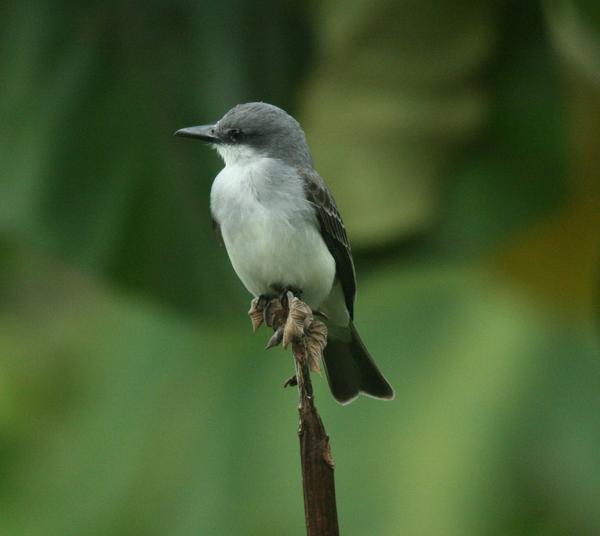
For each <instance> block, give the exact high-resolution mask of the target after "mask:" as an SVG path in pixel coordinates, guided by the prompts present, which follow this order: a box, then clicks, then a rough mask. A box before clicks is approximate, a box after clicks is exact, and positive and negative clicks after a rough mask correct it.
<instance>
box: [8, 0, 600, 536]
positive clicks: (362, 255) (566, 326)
mask: <svg viewBox="0 0 600 536" xmlns="http://www.w3.org/2000/svg"><path fill="white" fill-rule="evenodd" d="M0 15H1V16H2V20H3V22H4V25H3V27H4V31H3V33H2V36H1V37H0V80H1V83H0V118H1V121H0V133H1V139H2V143H1V144H0V162H2V171H1V174H0V200H1V202H0V471H1V474H2V478H1V479H0V509H1V511H2V516H0V534H2V535H4V534H6V535H31V536H38V535H40V536H41V535H44V536H48V535H60V536H69V535H73V536H76V535H77V536H79V535H81V534H86V535H92V536H93V535H96V534H97V535H106V534H110V535H116V536H119V535H123V536H125V535H127V536H131V535H144V536H146V535H159V534H160V535H162V534H169V535H174V536H178V535H181V536H188V535H198V534H201V535H205V534H206V535H221V534H223V535H225V534H256V535H261V536H262V535H269V534H273V535H282V534H303V533H304V528H303V511H302V493H301V483H300V471H299V466H298V463H299V461H298V452H297V439H296V437H295V428H296V408H295V405H296V394H295V393H294V392H293V391H292V390H289V391H283V390H282V389H281V387H280V386H281V384H282V382H283V380H284V379H285V378H286V377H288V376H289V373H290V369H291V363H290V356H289V355H287V354H283V353H282V352H280V351H278V350H276V351H274V352H273V353H266V354H265V353H264V351H263V344H264V342H265V341H266V338H267V336H268V335H267V333H266V332H265V331H262V332H260V334H259V335H257V336H254V337H253V336H251V332H250V329H249V322H248V320H247V319H246V317H245V311H246V310H247V306H248V298H249V297H248V296H247V294H246V293H245V291H244V290H243V288H242V287H241V284H240V283H239V282H238V281H237V278H236V277H235V275H234V274H233V271H232V270H231V268H230V267H229V262H228V260H227V257H226V254H225V252H224V250H222V249H221V248H219V246H218V245H217V243H216V241H215V240H214V239H213V236H212V230H211V226H210V218H209V214H208V193H209V190H210V184H211V180H212V177H213V176H214V175H215V173H216V172H217V171H218V169H219V162H218V160H217V158H216V156H215V155H214V154H212V153H210V152H209V151H208V150H206V149H204V148H202V147H200V146H199V145H197V144H193V143H190V142H185V141H182V140H179V139H173V138H172V137H171V134H172V132H173V131H174V130H176V129H177V128H180V127H183V126H188V125H191V124H197V123H203V122H208V121H211V120H214V119H216V118H218V117H220V116H221V115H222V113H223V112H224V111H226V110H227V109H228V108H229V107H230V106H232V105H234V104H235V103H237V102H244V101H250V100H265V101H269V102H273V103H275V104H278V105H280V106H282V107H284V108H286V109H288V110H290V111H291V112H292V113H294V114H295V115H297V116H298V117H299V119H301V121H302V123H303V125H304V126H305V128H306V131H307V135H308V139H309V142H310V143H311V146H312V148H313V152H314V156H315V161H316V164H317V168H318V169H319V170H320V171H321V173H322V174H323V175H324V177H325V178H326V180H327V181H328V182H329V183H330V185H331V187H332V189H333V191H334V194H335V196H336V198H337V199H338V204H339V205H340V208H341V210H342V213H343V214H344V216H345V219H346V222H347V224H348V227H349V230H350V235H351V240H352V241H353V244H354V249H355V254H356V259H357V269H358V277H359V299H358V304H357V322H358V325H359V328H360V331H361V333H362V334H363V337H364V339H365V340H366V342H367V343H368V345H369V347H370V349H371V350H372V352H373V354H374V355H375V356H376V357H377V360H378V362H379V363H380V364H381V366H382V368H383V369H384V371H386V373H387V375H388V376H389V377H390V379H391V381H392V384H393V385H394V386H395V388H396V392H397V399H396V401H395V402H393V403H389V404H388V403H380V402H375V401H372V400H368V399H361V400H359V401H358V402H356V403H354V404H352V405H351V406H348V407H341V406H338V405H337V404H335V403H334V402H333V400H332V399H331V397H330V395H329V394H328V392H327V388H326V385H325V382H324V381H320V380H319V379H316V381H315V384H316V389H317V397H318V399H317V400H318V405H319V408H320V410H321V413H322V416H323V418H324V420H325V423H326V426H327V428H328V431H329V433H330V435H331V438H332V447H333V454H334V456H335V459H336V465H337V473H336V478H337V487H338V503H339V504H338V506H339V511H340V521H341V527H342V532H343V533H344V534H357V535H358V534H399V535H400V534H415V535H445V536H446V535H455V534H456V535H465V534H482V535H483V534H485V535H489V534H515V535H519V534H523V535H542V534H543V535H554V534H556V535H559V534H569V535H588V534H597V533H600V507H599V506H598V505H599V504H600V464H598V452H599V451H600V421H599V420H598V413H599V411H600V361H599V360H600V351H599V350H600V348H599V346H600V345H599V342H598V338H597V328H598V325H599V322H600V307H599V300H600V289H599V285H598V279H599V268H600V263H599V253H600V63H599V61H600V60H599V58H600V10H599V8H598V3H597V2H596V1H594V0H547V1H543V2H541V3H537V2H533V1H526V2H518V3H516V2H493V1H491V0H489V1H484V2H474V1H472V0H461V1H459V2H454V3H447V2H441V1H440V0H428V1H421V2H417V1H415V0H402V1H391V0H379V1H375V2H366V1H365V0H352V1H351V2H341V1H340V0H328V1H325V2H321V3H317V4H305V3H301V2H292V1H289V0H287V1H284V2H274V1H271V0H261V1H256V2H249V1H247V0H224V1H221V2H204V3H191V2H185V1H174V2H169V3H161V2H150V3H145V4H141V3H136V2H125V3H123V2H119V3H117V2H108V3H104V4H102V3H98V2H91V3H84V4H78V3H74V2H68V1H61V2H55V3H53V4H50V3H48V2H43V1H41V0H38V1H34V0H26V1H24V2H21V3H18V4H17V3H14V2H13V3H5V4H2V6H0Z"/></svg>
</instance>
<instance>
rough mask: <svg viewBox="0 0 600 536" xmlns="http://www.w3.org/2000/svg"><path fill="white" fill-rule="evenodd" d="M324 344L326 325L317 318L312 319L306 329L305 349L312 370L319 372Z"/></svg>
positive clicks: (325, 340) (325, 343) (325, 341)
mask: <svg viewBox="0 0 600 536" xmlns="http://www.w3.org/2000/svg"><path fill="white" fill-rule="evenodd" d="M326 345H327V326H326V325H325V324H324V323H323V322H320V321H319V320H313V321H312V323H311V324H310V326H309V327H308V329H307V330H306V350H307V352H308V359H309V366H310V369H311V370H312V371H313V372H319V373H320V372H321V360H322V358H323V350H324V349H325V346H326Z"/></svg>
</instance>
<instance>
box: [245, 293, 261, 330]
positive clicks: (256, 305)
mask: <svg viewBox="0 0 600 536" xmlns="http://www.w3.org/2000/svg"><path fill="white" fill-rule="evenodd" d="M248 316H249V317H250V321H251V322H252V331H253V332H254V333H256V330H257V329H258V328H259V327H260V326H261V324H262V323H263V319H264V315H263V307H262V304H261V302H260V299H259V298H254V299H253V300H252V301H251V302H250V310H249V311H248Z"/></svg>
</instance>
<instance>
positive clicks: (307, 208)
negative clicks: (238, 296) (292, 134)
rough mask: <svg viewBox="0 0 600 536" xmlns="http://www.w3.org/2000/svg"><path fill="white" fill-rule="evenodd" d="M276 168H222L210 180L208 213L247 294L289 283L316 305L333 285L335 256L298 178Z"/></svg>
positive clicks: (268, 291) (266, 164)
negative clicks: (330, 250) (217, 226)
mask: <svg viewBox="0 0 600 536" xmlns="http://www.w3.org/2000/svg"><path fill="white" fill-rule="evenodd" d="M265 160H266V159H265ZM280 169H281V168H280V166H278V165H277V164H275V165H274V163H273V162H268V161H264V162H263V161H259V162H257V163H255V164H254V165H245V166H243V167H240V166H228V167H226V168H225V169H224V170H223V171H221V173H220V174H219V175H218V176H217V178H216V179H215V182H214V184H213V188H212V192H211V209H212V212H213V217H214V218H215V220H216V221H217V222H218V223H219V225H220V227H221V234H222V235H223V241H224V242H225V247H226V248H227V253H228V254H229V258H230V260H231V264H232V265H233V268H234V270H235V272H236V273H237V275H238V277H239V278H240V279H241V281H242V283H243V284H244V286H245V287H246V288H247V289H248V291H249V292H250V293H252V294H253V295H254V296H260V295H261V294H273V293H274V292H275V289H277V288H284V287H286V286H291V287H294V288H297V289H300V290H302V291H303V299H304V301H306V303H308V305H310V306H311V307H312V308H318V307H319V306H320V305H321V304H322V302H323V301H324V300H325V299H326V298H327V296H328V295H329V293H330V291H331V288H332V286H333V281H334V278H335V261H334V259H333V257H332V256H331V254H330V253H329V250H328V248H327V245H326V244H325V242H324V241H323V238H322V237H321V233H320V231H319V228H318V223H317V221H316V217H315V215H314V209H313V207H312V206H311V205H310V203H309V202H308V201H306V199H305V196H304V192H303V185H302V182H301V180H300V179H299V178H298V177H296V176H295V174H294V173H292V172H291V171H290V174H289V175H286V174H284V176H282V174H281V172H280ZM275 170H279V171H278V172H277V175H274V171H275Z"/></svg>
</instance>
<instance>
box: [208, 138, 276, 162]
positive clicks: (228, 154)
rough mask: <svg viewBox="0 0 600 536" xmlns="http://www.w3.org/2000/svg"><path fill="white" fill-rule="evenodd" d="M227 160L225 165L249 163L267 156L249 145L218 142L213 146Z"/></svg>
mask: <svg viewBox="0 0 600 536" xmlns="http://www.w3.org/2000/svg"><path fill="white" fill-rule="evenodd" d="M213 147H214V148H215V149H216V150H217V152H218V153H219V156H220V157H221V158H222V159H223V162H225V166H226V167H227V166H239V165H248V164H252V163H255V162H258V161H259V160H262V159H263V158H266V156H265V155H264V154H262V153H260V152H259V151H257V150H256V149H254V148H253V147H250V146H248V145H229V144H216V145H214V146H213Z"/></svg>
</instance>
